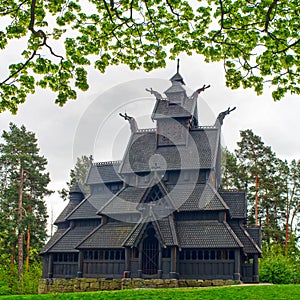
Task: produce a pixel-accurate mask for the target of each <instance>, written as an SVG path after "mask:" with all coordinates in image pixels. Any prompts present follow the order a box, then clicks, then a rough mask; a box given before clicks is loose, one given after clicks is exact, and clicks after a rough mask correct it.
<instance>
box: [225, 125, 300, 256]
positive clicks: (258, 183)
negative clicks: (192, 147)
mask: <svg viewBox="0 0 300 300" xmlns="http://www.w3.org/2000/svg"><path fill="white" fill-rule="evenodd" d="M237 145H238V148H237V149H236V150H235V151H234V153H230V151H228V150H227V149H225V150H224V151H223V153H224V156H225V157H226V159H223V161H224V166H223V176H222V186H223V188H225V189H228V188H229V189H230V188H234V189H243V188H244V185H245V184H246V183H247V185H248V193H247V201H248V224H249V225H253V224H255V223H256V222H255V221H257V224H258V223H261V224H262V229H263V230H262V233H263V239H264V240H265V241H267V242H268V243H271V242H274V241H276V242H277V243H281V244H285V249H286V250H287V246H288V244H289V241H290V239H291V238H292V237H293V234H298V231H299V228H298V227H297V221H296V220H297V218H299V214H300V160H299V161H296V160H292V161H291V162H290V163H288V162H287V161H283V160H281V159H279V158H278V157H277V156H276V153H275V152H273V150H272V149H271V147H269V146H266V145H265V144H264V142H263V141H262V139H261V137H259V136H257V135H255V134H254V133H253V132H252V131H251V130H244V131H241V140H240V141H239V142H238V143H237ZM256 200H257V206H256ZM256 208H257V209H256ZM256 212H257V219H256V218H255V217H256V214H255V213H256Z"/></svg>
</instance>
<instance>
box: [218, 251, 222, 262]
mask: <svg viewBox="0 0 300 300" xmlns="http://www.w3.org/2000/svg"><path fill="white" fill-rule="evenodd" d="M217 259H218V260H220V259H222V252H221V251H220V250H218V251H217Z"/></svg>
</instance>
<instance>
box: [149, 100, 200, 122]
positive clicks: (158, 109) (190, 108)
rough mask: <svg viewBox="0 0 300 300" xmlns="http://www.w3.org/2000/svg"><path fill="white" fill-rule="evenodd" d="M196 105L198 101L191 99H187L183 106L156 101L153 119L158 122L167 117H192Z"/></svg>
mask: <svg viewBox="0 0 300 300" xmlns="http://www.w3.org/2000/svg"><path fill="white" fill-rule="evenodd" d="M196 104H197V102H196V101H194V100H193V99H189V98H186V100H185V101H184V104H183V105H180V104H176V103H170V102H169V101H166V100H160V101H156V104H155V107H154V109H153V113H152V116H151V118H152V119H155V120H156V119H161V118H166V117H177V118H183V117H191V116H192V115H193V114H194V110H195V106H196Z"/></svg>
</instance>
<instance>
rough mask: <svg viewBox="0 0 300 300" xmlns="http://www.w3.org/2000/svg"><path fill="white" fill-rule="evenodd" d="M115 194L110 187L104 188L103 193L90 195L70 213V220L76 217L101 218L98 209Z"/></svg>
mask: <svg viewBox="0 0 300 300" xmlns="http://www.w3.org/2000/svg"><path fill="white" fill-rule="evenodd" d="M112 196H113V193H112V192H111V191H110V190H109V189H104V190H103V191H102V192H101V193H94V194H92V195H89V196H88V197H87V198H86V199H85V200H84V201H82V202H81V203H80V204H79V205H78V206H77V207H76V208H75V209H74V210H73V211H72V212H70V214H69V215H68V216H67V219H68V220H74V219H99V218H100V216H99V215H97V212H98V210H99V209H100V208H101V207H103V206H104V205H105V204H106V203H107V202H108V201H109V200H110V198H111V197H112Z"/></svg>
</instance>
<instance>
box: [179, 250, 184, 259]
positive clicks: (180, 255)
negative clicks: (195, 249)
mask: <svg viewBox="0 0 300 300" xmlns="http://www.w3.org/2000/svg"><path fill="white" fill-rule="evenodd" d="M179 259H184V252H183V251H180V252H179Z"/></svg>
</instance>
